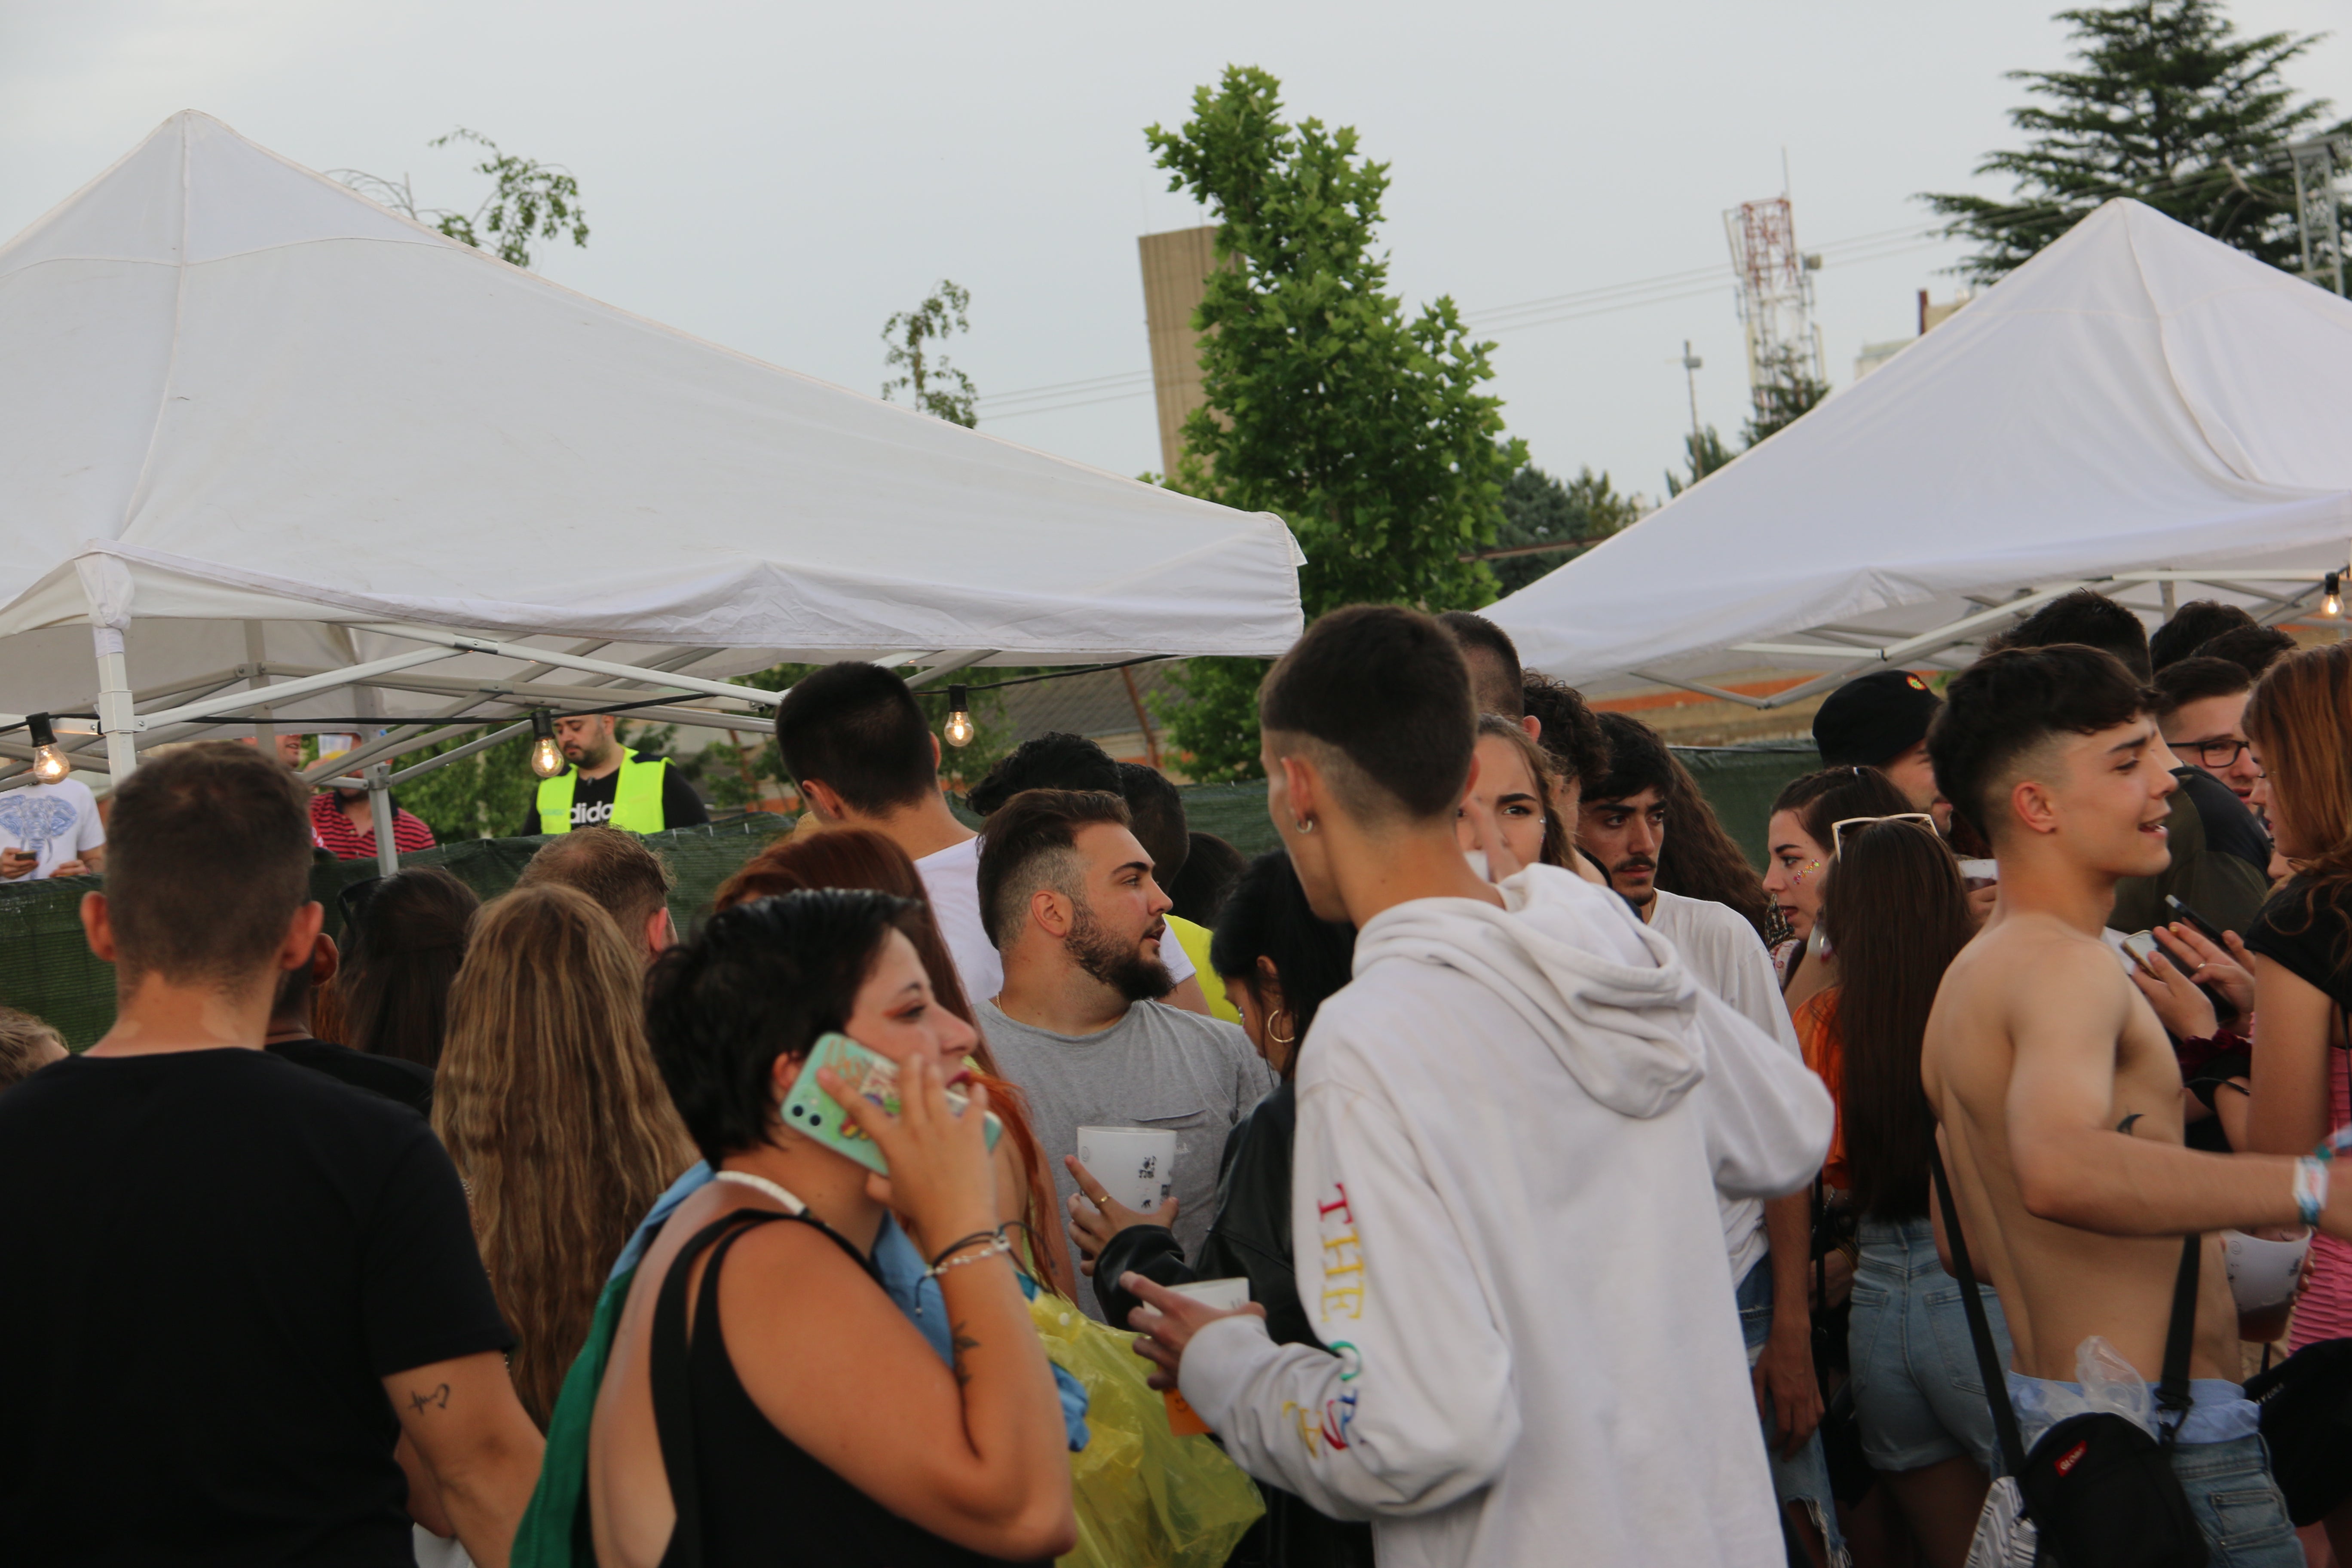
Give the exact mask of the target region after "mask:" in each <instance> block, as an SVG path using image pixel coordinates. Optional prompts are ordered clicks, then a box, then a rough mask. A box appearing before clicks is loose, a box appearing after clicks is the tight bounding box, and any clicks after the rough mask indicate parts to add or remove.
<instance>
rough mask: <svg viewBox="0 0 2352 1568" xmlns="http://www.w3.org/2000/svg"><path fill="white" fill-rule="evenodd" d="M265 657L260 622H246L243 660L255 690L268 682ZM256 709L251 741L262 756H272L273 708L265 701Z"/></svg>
mask: <svg viewBox="0 0 2352 1568" xmlns="http://www.w3.org/2000/svg"><path fill="white" fill-rule="evenodd" d="M267 657H268V655H267V654H266V653H265V652H264V651H263V648H262V643H261V623H260V622H259V621H247V622H246V623H245V662H246V664H247V666H248V667H250V668H251V669H252V671H253V673H252V675H251V677H250V678H249V679H250V680H251V682H252V685H253V689H255V690H259V689H261V688H263V687H265V686H267V685H268V684H269V677H268V675H267V674H266V673H264V666H263V663H262V661H263V659H264V658H267ZM257 711H258V712H259V714H260V717H259V718H257V719H256V720H254V721H253V743H254V744H255V745H257V746H258V747H260V748H261V754H262V755H263V756H265V757H274V756H276V755H277V754H278V726H277V725H275V724H273V723H271V722H270V719H271V716H272V713H273V710H272V709H271V708H270V706H269V704H268V703H267V702H265V703H262V704H260V706H259V708H258V710H257Z"/></svg>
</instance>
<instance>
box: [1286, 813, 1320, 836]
mask: <svg viewBox="0 0 2352 1568" xmlns="http://www.w3.org/2000/svg"><path fill="white" fill-rule="evenodd" d="M1290 826H1291V831H1293V832H1295V833H1312V832H1314V831H1315V819H1314V818H1313V817H1311V816H1301V817H1297V818H1294V819H1293V820H1292V822H1291V824H1290Z"/></svg>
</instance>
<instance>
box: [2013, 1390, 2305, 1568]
mask: <svg viewBox="0 0 2352 1568" xmlns="http://www.w3.org/2000/svg"><path fill="white" fill-rule="evenodd" d="M2036 1382H2037V1380H2035V1379H2033V1378H2030V1377H2023V1376H2021V1375H2020V1374H2018V1373H2010V1374H2009V1385H2010V1391H2011V1394H2012V1396H2013V1397H2014V1398H2015V1399H2016V1401H2017V1403H2018V1413H2017V1424H2018V1433H2019V1436H2020V1437H2021V1439H2022V1440H2023V1442H2024V1444H2025V1446H2026V1447H2027V1448H2028V1449H2029V1450H2031V1449H2032V1447H2033V1445H2034V1444H2035V1443H2037V1442H2039V1441H2040V1440H2041V1438H2042V1434H2043V1433H2044V1432H2047V1431H2048V1430H2049V1429H2050V1426H2051V1416H2050V1415H2048V1414H2045V1413H2044V1412H2043V1411H2042V1410H2038V1409H2036V1408H2034V1407H2035V1405H2037V1404H2039V1403H2041V1402H2040V1401H2038V1400H2037V1399H2036V1398H2035V1386H2036ZM2040 1386H2041V1387H2042V1388H2073V1387H2074V1385H2073V1384H2046V1383H2044V1384H2040ZM2189 1389H2190V1392H2191V1394H2193V1396H2194V1397H2195V1400H2196V1405H2195V1406H2194V1408H2192V1409H2191V1410H2190V1411H2189V1415H2188V1418H2187V1419H2186V1420H2184V1421H2183V1422H2182V1423H2181V1424H2180V1431H2181V1434H2182V1435H2183V1436H2191V1437H2193V1436H2196V1435H2197V1434H2198V1432H2199V1430H2200V1428H2202V1429H2203V1430H2205V1431H2208V1432H2215V1431H2230V1432H2247V1431H2248V1428H2249V1426H2250V1425H2251V1424H2252V1423H2253V1422H2255V1421H2257V1420H2259V1416H2258V1415H2256V1414H2255V1412H2254V1409H2253V1406H2252V1405H2248V1404H2247V1403H2246V1401H2245V1398H2244V1396H2243V1394H2242V1392H2241V1390H2240V1389H2239V1387H2238V1385H2237V1384H2234V1383H2228V1382H2225V1381H2223V1380H2222V1379H2220V1378H2204V1377H2200V1378H2198V1379H2196V1380H2195V1381H2194V1382H2192V1383H2191V1384H2189ZM2078 1392H2079V1391H2078ZM2172 1473H2173V1474H2174V1475H2175V1476H2178V1477H2179V1479H2180V1489H2181V1491H2182V1492H2183V1493H2185V1494H2186V1495H2187V1497H2188V1499H2189V1512H2190V1513H2192V1514H2194V1515H2196V1516H2197V1528H2198V1529H2199V1530H2200V1531H2202V1532H2203V1533H2204V1536H2205V1544H2206V1545H2207V1546H2208V1547H2209V1548H2210V1549H2211V1552H2212V1555H2211V1557H2210V1559H2209V1561H2210V1563H2211V1564H2212V1568H2304V1562H2305V1558H2304V1551H2303V1547H2302V1545H2301V1544H2300V1543H2299V1542H2297V1541H2296V1540H2295V1536H2294V1522H2293V1521H2290V1520H2289V1519H2288V1518H2287V1515H2286V1500H2285V1499H2284V1498H2283V1497H2281V1496H2280V1495H2279V1489H2278V1487H2277V1485H2276V1484H2275V1483H2274V1482H2273V1481H2272V1479H2271V1468H2270V1451H2269V1450H2268V1449H2267V1448H2265V1447H2263V1440H2262V1438H2261V1437H2259V1436H2252V1435H2251V1434H2249V1435H2247V1436H2236V1437H2231V1438H2229V1439H2227V1440H2226V1441H2223V1442H2219V1443H2195V1442H2182V1443H2175V1444H2174V1445H2173V1446H2172Z"/></svg>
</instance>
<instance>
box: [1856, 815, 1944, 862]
mask: <svg viewBox="0 0 2352 1568" xmlns="http://www.w3.org/2000/svg"><path fill="white" fill-rule="evenodd" d="M1874 822H1916V823H1917V824H1918V825H1919V826H1922V827H1924V828H1926V829H1927V831H1928V832H1930V833H1933V832H1935V831H1936V819H1935V818H1934V817H1933V816H1929V815H1928V814H1927V813H1926V812H1924V811H1898V812H1895V813H1892V814H1890V815H1888V816H1849V817H1847V818H1846V819H1845V820H1844V821H1843V822H1832V823H1831V824H1830V858H1832V860H1834V859H1835V858H1837V856H1838V852H1839V851H1840V850H1842V849H1843V848H1844V847H1845V830H1846V829H1847V828H1849V827H1868V826H1870V825H1871V824H1872V823H1874Z"/></svg>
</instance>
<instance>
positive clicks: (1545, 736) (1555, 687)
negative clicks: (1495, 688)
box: [1519, 669, 1609, 783]
mask: <svg viewBox="0 0 2352 1568" xmlns="http://www.w3.org/2000/svg"><path fill="white" fill-rule="evenodd" d="M1519 692H1520V695H1521V697H1522V698H1523V699H1524V702H1523V703H1522V706H1523V708H1524V710H1525V711H1526V712H1528V713H1532V714H1534V715H1535V716H1536V717H1537V718H1538V720H1540V721H1542V723H1543V733H1542V734H1540V735H1538V736H1537V737H1536V740H1537V742H1538V744H1540V745H1541V746H1542V747H1543V749H1544V750H1545V751H1547V752H1550V753H1551V757H1552V761H1554V762H1556V763H1559V766H1560V771H1561V772H1563V773H1566V774H1567V775H1568V776H1569V777H1570V778H1572V779H1575V780H1577V781H1578V782H1580V783H1590V782H1591V781H1592V780H1595V779H1598V778H1599V777H1601V774H1603V773H1607V772H1608V771H1609V738H1608V737H1607V736H1606V735H1604V734H1602V733H1601V721H1600V719H1599V718H1597V717H1596V716H1595V715H1594V713H1593V711H1592V710H1591V708H1589V707H1587V706H1585V702H1584V693H1582V692H1581V691H1579V690H1578V689H1576V688H1575V687H1573V686H1570V685H1568V684H1566V683H1564V682H1562V681H1558V680H1554V679H1552V678H1551V677H1549V676H1548V675H1545V674H1542V673H1540V672H1539V671H1537V670H1532V669H1531V670H1528V672H1527V673H1526V674H1525V675H1524V676H1523V677H1521V679H1520V681H1519Z"/></svg>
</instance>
